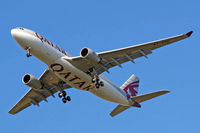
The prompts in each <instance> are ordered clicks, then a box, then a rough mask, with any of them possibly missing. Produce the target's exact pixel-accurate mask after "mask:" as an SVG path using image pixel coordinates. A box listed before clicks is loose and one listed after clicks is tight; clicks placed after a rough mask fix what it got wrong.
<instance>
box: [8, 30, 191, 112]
mask: <svg viewBox="0 0 200 133" xmlns="http://www.w3.org/2000/svg"><path fill="white" fill-rule="evenodd" d="M11 34H12V36H13V38H14V39H15V40H16V41H17V43H18V44H19V45H20V46H21V47H22V48H23V49H24V50H26V52H27V54H26V56H27V57H30V56H32V55H33V56H35V57H36V58H38V59H39V60H41V61H42V62H44V63H45V64H46V65H47V66H48V68H47V69H46V70H45V71H44V73H43V74H42V75H41V76H40V78H39V79H37V78H35V77H34V76H33V75H31V74H25V75H24V77H23V78H22V81H23V83H24V84H25V85H28V86H29V87H30V90H29V91H28V92H27V93H26V94H25V95H24V96H23V97H22V98H21V100H20V101H19V102H18V103H17V104H16V105H15V106H14V107H13V108H12V109H11V110H10V111H9V113H10V114H16V113H18V112H20V111H22V110H23V109H25V108H27V107H29V106H30V105H32V104H33V105H37V106H39V103H40V102H41V101H43V100H44V101H47V97H49V96H53V97H55V96H54V94H55V93H56V92H59V93H58V96H59V97H60V98H62V101H63V102H64V103H66V102H67V101H71V98H70V97H69V96H67V93H66V91H65V89H69V88H77V89H79V90H84V91H89V92H91V93H93V94H94V95H96V96H98V97H100V98H102V99H105V100H107V101H110V102H113V103H117V104H118V106H117V107H116V108H115V109H114V110H113V111H112V112H111V113H110V115H111V116H115V115H117V114H119V113H120V112H122V111H124V110H126V109H128V108H130V107H141V105H140V103H141V102H144V101H146V100H149V99H152V98H154V97H157V96H160V95H163V94H165V93H168V92H169V91H166V90H161V91H157V92H153V93H148V94H144V95H137V94H138V87H139V78H138V77H136V76H135V75H132V76H131V77H130V78H129V79H128V80H127V81H126V82H125V83H124V84H123V85H122V86H121V87H117V86H116V85H114V84H113V83H112V82H111V81H109V80H108V79H106V78H105V77H103V76H102V75H101V74H102V73H103V72H105V71H106V72H108V73H109V69H110V68H112V67H114V66H119V67H122V66H121V64H122V63H125V62H127V61H131V62H133V63H135V61H134V59H136V58H139V57H145V58H148V57H147V55H149V54H151V53H152V50H154V49H157V48H160V47H162V46H165V45H168V44H171V43H173V42H177V41H180V40H182V39H185V38H188V37H190V35H191V34H192V31H190V32H188V33H186V34H182V35H178V36H174V37H170V38H166V39H162V40H158V41H153V42H148V43H144V44H139V45H134V46H130V47H126V48H121V49H116V50H111V51H106V52H101V53H95V52H94V51H93V50H91V49H89V48H83V49H82V50H81V51H80V56H77V57H72V56H71V55H70V54H68V53H67V52H66V51H65V50H63V49H61V48H60V47H58V46H57V45H55V44H54V43H52V42H50V41H49V40H47V39H46V38H45V37H43V36H42V35H40V34H39V33H37V32H34V31H32V30H29V29H25V28H15V29H12V30H11Z"/></svg>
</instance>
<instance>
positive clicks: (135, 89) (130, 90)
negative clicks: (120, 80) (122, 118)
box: [124, 80, 139, 98]
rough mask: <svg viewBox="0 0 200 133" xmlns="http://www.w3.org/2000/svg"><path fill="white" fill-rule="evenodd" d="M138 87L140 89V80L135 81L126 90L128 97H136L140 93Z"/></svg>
mask: <svg viewBox="0 0 200 133" xmlns="http://www.w3.org/2000/svg"><path fill="white" fill-rule="evenodd" d="M138 87H139V80H137V81H134V82H133V83H130V84H128V85H127V86H126V87H125V88H124V91H125V92H126V94H127V97H128V98H130V97H133V96H136V95H137V93H138Z"/></svg>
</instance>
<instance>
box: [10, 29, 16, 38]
mask: <svg viewBox="0 0 200 133" xmlns="http://www.w3.org/2000/svg"><path fill="white" fill-rule="evenodd" d="M11 35H12V36H13V37H14V38H15V36H16V35H17V29H12V30H11Z"/></svg>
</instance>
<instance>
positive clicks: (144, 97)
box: [131, 90, 169, 103]
mask: <svg viewBox="0 0 200 133" xmlns="http://www.w3.org/2000/svg"><path fill="white" fill-rule="evenodd" d="M166 93H169V91H166V90H162V91H157V92H152V93H148V94H144V95H140V96H135V97H133V98H131V99H132V100H133V101H135V102H137V103H141V102H144V101H146V100H149V99H152V98H154V97H158V96H160V95H163V94H166Z"/></svg>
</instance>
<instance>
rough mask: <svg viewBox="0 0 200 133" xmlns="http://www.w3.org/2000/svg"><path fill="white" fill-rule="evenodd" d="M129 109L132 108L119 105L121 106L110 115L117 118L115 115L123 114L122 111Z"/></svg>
mask: <svg viewBox="0 0 200 133" xmlns="http://www.w3.org/2000/svg"><path fill="white" fill-rule="evenodd" d="M128 108H130V106H123V105H120V104H119V105H118V106H117V107H116V108H115V109H114V110H113V111H112V112H111V113H110V115H111V116H112V117H113V116H115V115H117V114H119V113H121V112H122V111H124V110H126V109H128Z"/></svg>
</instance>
